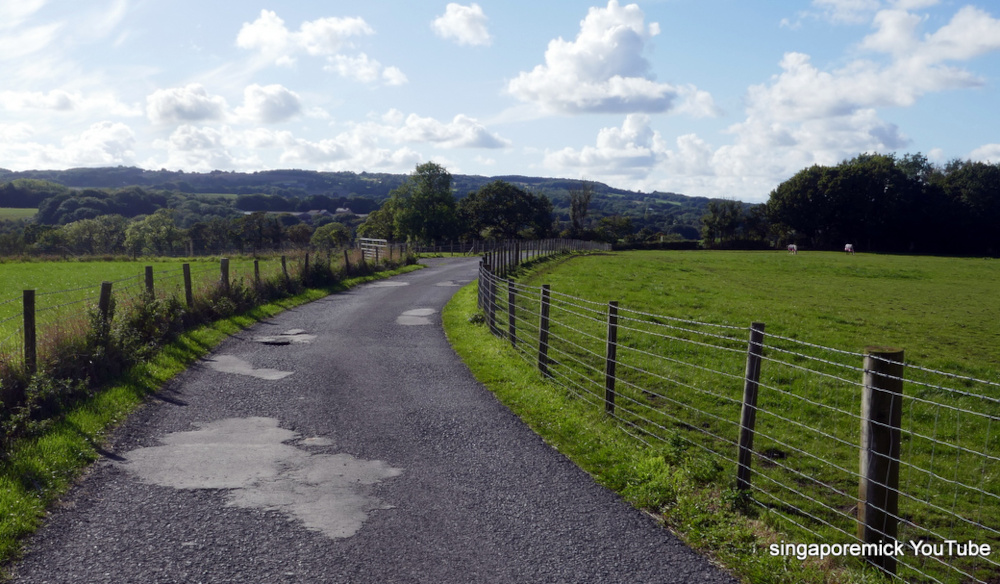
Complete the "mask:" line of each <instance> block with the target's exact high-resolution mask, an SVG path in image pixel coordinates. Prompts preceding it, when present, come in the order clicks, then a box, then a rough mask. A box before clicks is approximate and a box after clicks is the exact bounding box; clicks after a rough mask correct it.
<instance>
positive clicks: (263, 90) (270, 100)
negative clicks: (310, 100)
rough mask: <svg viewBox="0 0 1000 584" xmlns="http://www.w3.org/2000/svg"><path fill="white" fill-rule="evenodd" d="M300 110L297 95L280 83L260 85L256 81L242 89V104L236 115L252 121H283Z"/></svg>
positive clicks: (266, 122)
mask: <svg viewBox="0 0 1000 584" xmlns="http://www.w3.org/2000/svg"><path fill="white" fill-rule="evenodd" d="M301 111H302V100H301V99H300V98H299V95H298V94H297V93H295V92H294V91H291V90H290V89H287V88H286V87H283V86H281V85H276V84H275V85H267V86H263V87H262V86H260V85H257V84H256V83H255V84H253V85H250V86H249V87H247V88H246V89H244V90H243V105H242V106H241V107H238V108H236V115H237V116H239V117H240V118H245V119H248V120H250V121H254V122H262V123H265V124H274V123H278V122H283V121H285V120H288V119H289V118H292V117H294V116H296V115H298V114H299V113H300V112H301Z"/></svg>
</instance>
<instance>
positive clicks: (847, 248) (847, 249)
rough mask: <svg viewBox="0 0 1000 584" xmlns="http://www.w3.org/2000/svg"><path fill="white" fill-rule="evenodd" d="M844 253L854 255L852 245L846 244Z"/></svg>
mask: <svg viewBox="0 0 1000 584" xmlns="http://www.w3.org/2000/svg"><path fill="white" fill-rule="evenodd" d="M844 253H849V254H851V255H854V244H853V243H848V244H847V245H845V246H844Z"/></svg>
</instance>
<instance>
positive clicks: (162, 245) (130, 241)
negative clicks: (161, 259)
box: [125, 209, 183, 257]
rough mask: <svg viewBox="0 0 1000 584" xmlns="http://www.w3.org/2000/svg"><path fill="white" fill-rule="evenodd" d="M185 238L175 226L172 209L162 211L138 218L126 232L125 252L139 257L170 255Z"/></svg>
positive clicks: (130, 224)
mask: <svg viewBox="0 0 1000 584" xmlns="http://www.w3.org/2000/svg"><path fill="white" fill-rule="evenodd" d="M182 237H183V233H182V232H181V230H180V229H178V228H177V225H175V224H174V214H173V211H171V210H170V209H160V210H158V211H157V212H155V213H153V214H152V215H147V216H145V217H137V218H136V219H134V220H133V221H132V222H131V223H129V225H128V228H126V230H125V250H126V252H127V253H129V254H130V255H132V256H133V257H137V256H139V255H169V254H171V253H172V252H173V251H174V247H175V245H177V244H178V243H179V242H180V241H181V239H182Z"/></svg>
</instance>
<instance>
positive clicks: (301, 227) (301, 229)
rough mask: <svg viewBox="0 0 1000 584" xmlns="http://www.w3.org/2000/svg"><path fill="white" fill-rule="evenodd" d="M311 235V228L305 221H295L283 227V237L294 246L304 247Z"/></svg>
mask: <svg viewBox="0 0 1000 584" xmlns="http://www.w3.org/2000/svg"><path fill="white" fill-rule="evenodd" d="M312 235H313V228H312V227H310V226H309V225H307V224H305V223H301V222H300V223H297V224H295V225H292V226H291V227H289V228H287V229H285V237H286V238H287V239H288V242H289V243H291V244H292V245H294V246H296V247H305V246H307V245H309V241H310V239H311V238H312Z"/></svg>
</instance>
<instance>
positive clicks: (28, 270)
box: [0, 258, 298, 352]
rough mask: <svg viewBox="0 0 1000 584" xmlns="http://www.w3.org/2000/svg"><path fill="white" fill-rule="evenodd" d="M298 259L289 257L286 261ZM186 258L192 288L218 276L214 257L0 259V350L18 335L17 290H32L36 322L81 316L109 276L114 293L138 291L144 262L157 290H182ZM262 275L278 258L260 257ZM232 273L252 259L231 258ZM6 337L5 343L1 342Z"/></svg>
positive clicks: (244, 272) (241, 272)
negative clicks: (152, 276)
mask: <svg viewBox="0 0 1000 584" xmlns="http://www.w3.org/2000/svg"><path fill="white" fill-rule="evenodd" d="M294 261H298V260H291V259H290V260H289V262H290V263H289V268H290V269H291V262H294ZM184 263H189V264H191V273H192V282H193V284H194V286H195V288H198V287H199V286H201V287H203V286H207V285H211V284H212V283H214V282H217V281H218V280H219V278H220V274H221V272H220V267H219V260H218V259H202V258H198V259H140V260H137V261H37V262H2V263H0V352H3V351H4V350H5V349H8V348H9V347H7V346H6V345H9V344H10V343H11V342H16V341H17V340H18V333H19V330H20V326H21V314H22V302H21V299H22V296H23V291H24V290H27V289H31V290H35V294H36V300H35V302H36V309H37V311H38V317H37V318H38V323H39V326H40V327H45V326H49V325H55V324H62V323H66V322H68V321H72V320H76V319H80V318H82V317H83V316H84V315H85V314H86V312H87V309H88V308H91V307H93V306H95V305H96V303H97V297H98V295H99V293H100V287H101V282H104V281H110V282H113V285H112V291H113V293H115V294H116V297H119V298H121V297H123V295H129V294H137V293H140V292H141V291H142V290H144V287H145V279H144V274H145V267H146V266H152V267H153V274H154V289H155V290H156V291H157V293H158V294H182V290H183V273H182V271H181V266H182V264H184ZM260 269H261V276H262V277H264V278H266V277H267V276H268V275H269V274H273V273H277V272H278V271H280V270H281V264H280V262H279V260H278V259H277V258H269V259H261V260H260ZM230 275H231V277H233V278H237V277H241V278H249V277H251V276H252V275H253V260H252V259H233V260H232V261H231V262H230ZM5 341H6V343H5Z"/></svg>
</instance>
